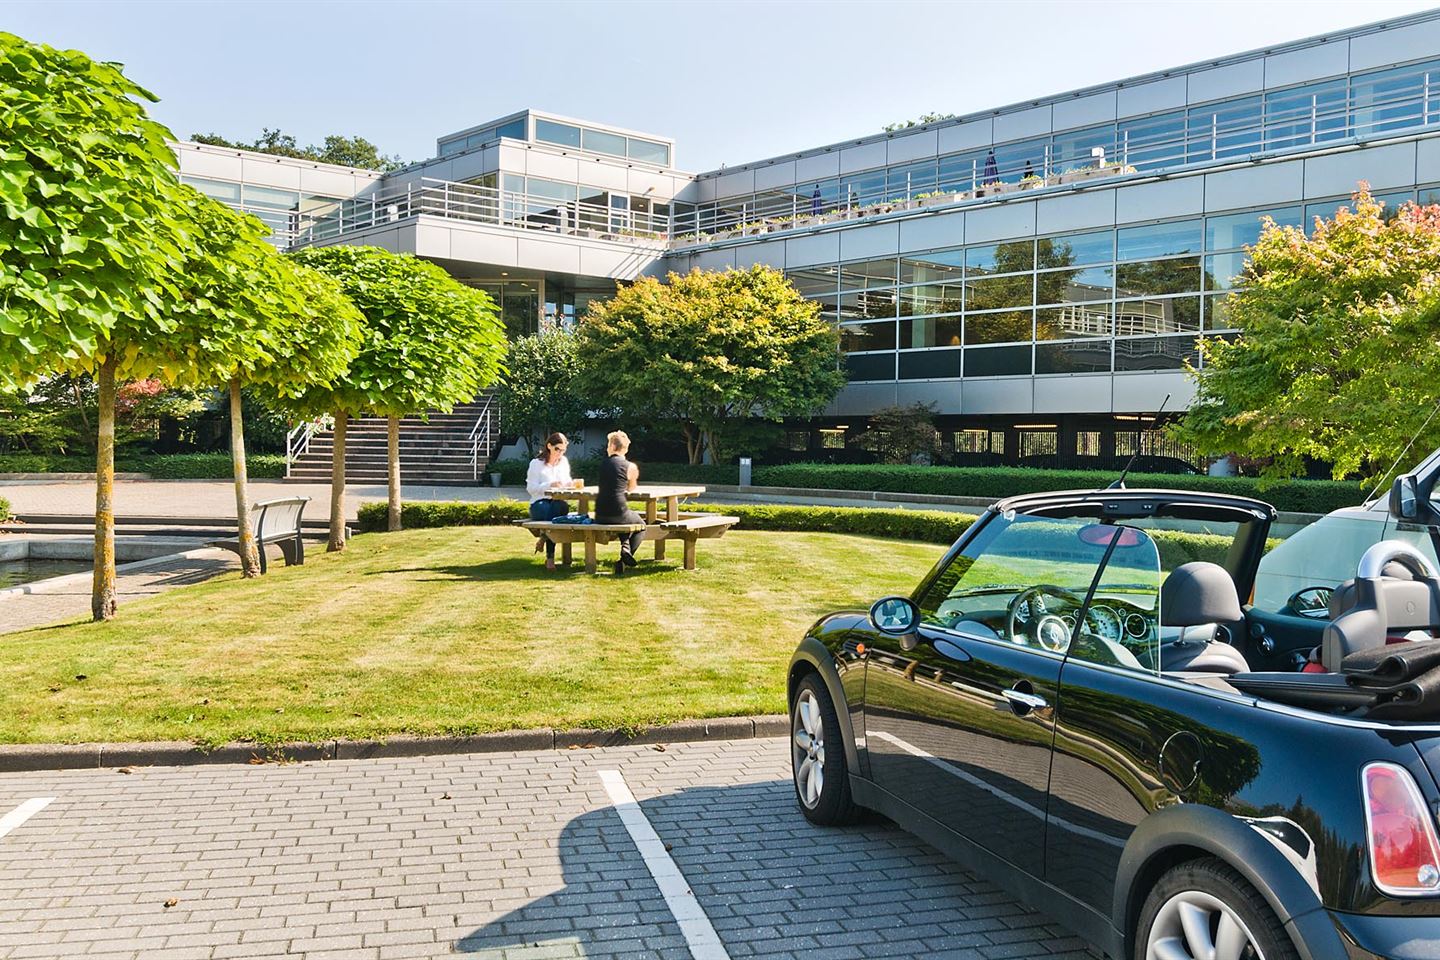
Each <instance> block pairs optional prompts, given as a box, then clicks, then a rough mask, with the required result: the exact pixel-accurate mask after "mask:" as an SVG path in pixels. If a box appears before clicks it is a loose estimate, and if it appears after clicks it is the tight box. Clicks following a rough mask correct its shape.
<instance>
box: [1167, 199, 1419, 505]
mask: <svg viewBox="0 0 1440 960" xmlns="http://www.w3.org/2000/svg"><path fill="white" fill-rule="evenodd" d="M1249 253H1250V258H1249V261H1248V262H1247V263H1246V266H1245V269H1244V271H1243V272H1242V274H1241V276H1240V278H1239V280H1238V283H1239V285H1240V287H1241V289H1238V290H1237V291H1236V292H1234V293H1232V294H1231V295H1230V297H1229V298H1228V302H1227V310H1228V315H1229V317H1230V319H1231V322H1232V323H1233V325H1234V326H1235V327H1237V328H1238V329H1239V330H1240V333H1239V335H1238V336H1236V337H1235V338H1234V339H1233V340H1232V339H1229V338H1225V337H1214V338H1209V339H1206V340H1205V341H1203V344H1202V352H1203V357H1204V369H1203V370H1201V371H1192V373H1193V374H1194V376H1195V377H1196V380H1197V383H1198V386H1199V394H1198V396H1197V398H1196V401H1195V403H1194V404H1193V405H1192V407H1191V408H1190V411H1189V413H1188V414H1187V415H1186V416H1185V418H1184V420H1183V421H1182V423H1181V424H1180V425H1179V426H1178V427H1177V428H1176V431H1177V434H1178V435H1179V436H1180V437H1181V438H1182V439H1187V440H1190V441H1192V442H1194V443H1195V444H1196V445H1197V446H1198V447H1199V448H1200V449H1202V450H1204V451H1205V452H1207V453H1210V454H1238V455H1240V456H1242V457H1247V458H1258V459H1268V461H1269V462H1268V464H1267V465H1266V467H1265V468H1264V471H1263V472H1264V474H1265V475H1266V476H1271V477H1283V476H1289V475H1293V474H1295V473H1298V472H1300V471H1301V470H1302V469H1303V467H1304V465H1305V461H1306V459H1307V458H1313V459H1316V460H1322V461H1327V462H1329V463H1330V464H1332V467H1333V472H1334V475H1335V476H1336V477H1342V476H1345V475H1348V474H1352V473H1356V472H1359V473H1368V474H1372V475H1373V474H1376V473H1379V472H1380V471H1383V470H1384V469H1386V468H1387V467H1388V466H1389V465H1390V463H1391V462H1392V461H1393V460H1394V459H1395V458H1396V457H1397V456H1399V455H1400V453H1401V451H1402V450H1403V449H1404V447H1405V445H1406V443H1407V442H1408V441H1409V440H1410V438H1411V437H1412V436H1413V435H1415V434H1416V432H1417V431H1419V430H1420V428H1421V427H1422V425H1423V424H1424V423H1425V422H1426V420H1427V418H1429V417H1430V415H1431V413H1432V412H1433V411H1434V410H1435V408H1436V405H1437V403H1440V351H1437V350H1436V349H1435V344H1436V342H1437V340H1440V293H1437V291H1440V207H1433V206H1432V207H1423V208H1422V207H1417V206H1414V205H1413V204H1408V205H1406V206H1404V207H1402V208H1401V210H1400V211H1399V215H1398V216H1395V217H1393V218H1387V217H1386V215H1385V212H1384V210H1383V206H1382V204H1381V203H1380V202H1379V201H1377V200H1375V199H1374V198H1373V197H1372V196H1371V195H1370V192H1369V189H1368V187H1366V186H1365V185H1364V184H1362V185H1361V188H1360V190H1359V191H1358V192H1357V193H1356V194H1355V197H1354V209H1353V210H1351V209H1348V208H1341V209H1340V210H1339V211H1338V212H1337V213H1336V214H1335V216H1334V218H1333V219H1331V220H1328V221H1327V220H1319V219H1317V221H1316V223H1315V226H1314V229H1313V231H1312V233H1311V235H1310V236H1306V235H1305V232H1304V231H1303V230H1301V229H1299V228H1296V227H1281V226H1277V225H1276V224H1274V223H1273V222H1270V223H1267V224H1266V225H1265V229H1264V232H1263V233H1262V234H1261V236H1260V239H1259V241H1258V242H1257V243H1256V244H1255V245H1254V246H1253V247H1252V248H1251V249H1250V251H1249ZM1437 440H1440V417H1437V418H1435V419H1432V420H1429V426H1428V428H1426V430H1425V432H1424V433H1423V434H1422V435H1421V437H1420V439H1419V440H1417V441H1416V443H1417V446H1418V447H1419V448H1420V449H1429V448H1431V447H1434V446H1435V445H1436V442H1437Z"/></svg>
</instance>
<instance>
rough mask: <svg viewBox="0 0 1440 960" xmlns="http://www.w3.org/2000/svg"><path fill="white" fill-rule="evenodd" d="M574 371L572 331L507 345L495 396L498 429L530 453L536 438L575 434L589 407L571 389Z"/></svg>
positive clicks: (577, 351)
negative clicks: (512, 435)
mask: <svg viewBox="0 0 1440 960" xmlns="http://www.w3.org/2000/svg"><path fill="white" fill-rule="evenodd" d="M579 371H580V348H579V338H578V337H577V336H576V335H575V333H574V332H573V331H570V330H554V331H551V332H548V333H541V334H538V335H536V336H529V337H520V338H519V339H518V340H513V341H511V343H510V352H509V354H508V356H507V359H506V361H505V377H504V379H503V380H501V382H500V388H499V390H498V391H497V393H496V400H497V401H498V402H499V404H500V423H501V425H502V427H503V428H504V429H505V430H506V431H508V432H513V433H517V434H519V435H520V438H521V439H523V440H524V441H525V449H526V450H528V451H530V452H531V453H533V452H534V451H535V442H534V441H535V438H536V437H539V438H541V439H543V438H544V437H546V436H548V435H549V434H551V433H552V432H554V431H556V430H559V431H561V432H563V433H571V432H574V431H575V430H577V429H579V428H580V427H581V426H582V425H584V423H585V415H586V413H587V412H588V411H589V410H590V408H591V406H592V405H591V404H590V403H589V402H587V400H586V399H585V396H584V394H582V393H581V392H580V389H579V386H578V384H577V377H578V375H579Z"/></svg>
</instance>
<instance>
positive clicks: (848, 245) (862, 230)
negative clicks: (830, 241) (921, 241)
mask: <svg viewBox="0 0 1440 960" xmlns="http://www.w3.org/2000/svg"><path fill="white" fill-rule="evenodd" d="M899 249H900V224H898V223H877V224H875V225H874V226H872V227H858V228H856V229H854V230H842V231H840V259H841V260H866V259H869V258H871V257H884V256H888V255H891V254H894V253H895V252H896V251H897V250H899Z"/></svg>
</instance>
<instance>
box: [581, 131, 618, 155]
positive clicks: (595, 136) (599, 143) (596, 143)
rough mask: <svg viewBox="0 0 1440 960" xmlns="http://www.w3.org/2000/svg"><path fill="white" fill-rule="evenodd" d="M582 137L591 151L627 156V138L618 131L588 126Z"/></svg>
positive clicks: (587, 148)
mask: <svg viewBox="0 0 1440 960" xmlns="http://www.w3.org/2000/svg"><path fill="white" fill-rule="evenodd" d="M581 139H582V142H583V143H584V145H585V149H586V150H589V151H590V152H591V153H605V154H609V155H610V156H612V157H623V156H625V138H624V137H622V136H620V134H618V133H606V132H605V131H603V130H591V129H590V128H588V127H587V128H585V131H584V135H583V137H582V138H581Z"/></svg>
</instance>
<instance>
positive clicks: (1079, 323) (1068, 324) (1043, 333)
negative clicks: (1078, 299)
mask: <svg viewBox="0 0 1440 960" xmlns="http://www.w3.org/2000/svg"><path fill="white" fill-rule="evenodd" d="M1112 310H1113V308H1112V307H1111V305H1110V304H1109V303H1067V304H1064V305H1062V306H1059V307H1047V308H1045V309H1043V310H1036V311H1035V339H1036V340H1064V339H1066V338H1067V337H1108V336H1110V334H1111V332H1112V326H1113V323H1114V320H1113V317H1114V314H1113V312H1112Z"/></svg>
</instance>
